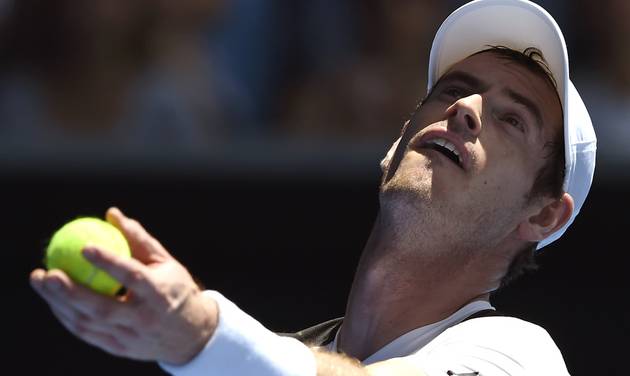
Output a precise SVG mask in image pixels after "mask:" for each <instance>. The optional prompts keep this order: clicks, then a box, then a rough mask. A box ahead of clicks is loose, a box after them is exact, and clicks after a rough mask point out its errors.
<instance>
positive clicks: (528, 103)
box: [503, 88, 543, 128]
mask: <svg viewBox="0 0 630 376" xmlns="http://www.w3.org/2000/svg"><path fill="white" fill-rule="evenodd" d="M503 92H504V93H505V94H507V95H508V96H509V97H510V99H512V100H513V101H514V102H516V103H518V104H520V105H522V106H524V107H525V108H526V109H527V111H529V112H530V113H531V114H532V115H534V118H536V126H538V128H541V127H542V124H543V121H542V113H541V112H540V108H539V107H538V106H537V105H536V103H534V102H533V101H532V100H531V99H529V98H527V97H525V96H523V95H521V94H519V93H517V92H515V91H514V90H511V89H508V88H506V89H503Z"/></svg>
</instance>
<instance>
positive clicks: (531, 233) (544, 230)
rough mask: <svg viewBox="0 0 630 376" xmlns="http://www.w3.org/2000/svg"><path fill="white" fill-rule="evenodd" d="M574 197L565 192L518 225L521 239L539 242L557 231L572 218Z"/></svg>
mask: <svg viewBox="0 0 630 376" xmlns="http://www.w3.org/2000/svg"><path fill="white" fill-rule="evenodd" d="M573 208H574V204H573V197H571V195H570V194H568V193H564V194H563V195H562V197H560V199H558V200H554V201H552V202H550V203H549V204H547V205H545V206H543V207H542V208H541V209H540V211H538V212H537V213H534V214H533V215H531V216H530V217H528V218H527V219H525V220H524V221H523V222H521V223H519V225H518V235H519V237H520V238H521V240H525V241H528V242H539V241H541V240H543V239H545V238H546V237H548V236H549V235H551V234H553V233H554V232H556V231H557V230H558V229H560V228H561V227H562V226H564V224H565V223H567V221H568V220H569V218H571V214H572V213H573Z"/></svg>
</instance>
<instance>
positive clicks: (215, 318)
mask: <svg viewBox="0 0 630 376" xmlns="http://www.w3.org/2000/svg"><path fill="white" fill-rule="evenodd" d="M180 310H183V311H188V312H184V313H183V316H185V317H187V318H188V325H186V328H184V329H183V330H181V332H180V333H179V335H180V336H182V337H183V336H186V338H187V340H186V341H178V343H179V345H180V346H179V347H178V348H174V349H173V351H172V353H171V354H172V355H171V357H169V359H164V361H165V362H167V363H169V364H173V365H183V364H186V363H189V362H190V361H191V360H192V359H194V358H195V357H196V356H197V355H198V354H199V353H200V352H201V351H202V350H203V349H204V347H205V346H206V344H207V343H208V342H209V341H210V340H211V339H212V336H213V334H214V333H215V331H216V328H217V325H218V322H219V307H218V305H217V302H216V301H215V300H214V299H213V298H212V296H211V295H210V294H208V293H205V292H202V291H196V292H195V293H193V295H192V296H191V297H189V298H188V299H187V301H186V303H185V304H184V305H183V306H182V307H180ZM177 314H178V315H179V314H181V313H177Z"/></svg>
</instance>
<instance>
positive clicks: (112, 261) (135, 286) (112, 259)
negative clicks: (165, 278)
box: [83, 247, 155, 299]
mask: <svg viewBox="0 0 630 376" xmlns="http://www.w3.org/2000/svg"><path fill="white" fill-rule="evenodd" d="M83 256H84V257H85V258H86V259H87V260H88V261H90V262H92V263H93V264H94V265H95V266H96V267H98V268H101V269H103V270H104V271H106V272H107V273H109V274H110V275H111V276H112V277H114V278H115V279H116V280H117V281H118V282H120V283H122V284H123V285H124V286H125V287H126V288H127V289H128V290H131V291H133V293H134V296H136V297H138V298H139V299H150V298H153V296H154V295H155V289H154V286H153V284H152V283H151V281H150V279H149V271H148V269H147V267H146V266H145V265H144V264H143V263H141V262H140V261H138V260H136V259H134V258H126V257H121V256H118V255H116V254H114V253H112V252H109V251H106V250H103V249H100V248H97V247H86V248H84V249H83Z"/></svg>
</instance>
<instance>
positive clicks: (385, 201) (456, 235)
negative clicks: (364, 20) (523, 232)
mask: <svg viewBox="0 0 630 376" xmlns="http://www.w3.org/2000/svg"><path fill="white" fill-rule="evenodd" d="M561 128H562V112H561V105H560V101H559V99H558V96H557V94H556V91H555V89H554V88H553V87H552V86H551V85H550V84H549V83H548V82H547V81H545V79H544V78H543V77H540V76H538V75H536V74H534V73H532V72H530V71H529V70H528V69H527V68H525V67H523V66H521V65H519V64H518V63H516V62H513V61H510V60H507V59H506V58H504V57H501V56H498V55H496V54H495V53H492V52H484V53H481V54H477V55H474V56H471V57H469V58H467V59H464V60H462V61H461V62H459V63H458V64H456V65H454V66H453V67H452V68H451V69H450V70H449V71H448V72H447V73H446V74H444V76H442V78H441V79H440V81H439V82H438V83H437V85H436V86H435V87H434V88H433V90H432V92H431V94H430V96H429V97H428V98H427V99H426V100H425V101H424V102H423V104H422V106H421V107H420V108H419V110H418V111H417V113H416V114H415V115H414V117H413V118H412V120H411V121H410V122H409V123H408V124H406V127H405V131H404V132H403V135H402V138H401V141H400V143H399V145H398V147H397V148H396V150H395V152H394V153H393V155H392V154H390V157H391V158H390V161H389V166H388V171H385V179H384V182H383V185H382V186H381V208H382V210H384V211H385V212H386V214H387V215H389V216H390V218H391V219H393V220H394V221H395V223H396V226H397V227H398V232H399V233H401V234H407V235H406V237H407V238H408V239H409V240H412V241H423V242H424V241H436V242H439V244H441V245H444V246H447V247H449V248H453V247H454V248H462V247H464V248H472V249H478V248H483V247H495V246H497V245H499V244H500V243H501V242H502V241H504V240H505V239H506V238H507V237H508V236H509V235H510V234H513V233H514V231H515V229H516V227H517V225H518V223H520V222H521V221H523V220H525V219H526V218H527V216H528V215H531V212H528V210H527V209H528V205H530V202H529V201H528V200H527V194H528V193H529V191H530V189H531V187H532V185H533V182H534V179H535V177H536V175H537V172H538V171H539V169H540V168H541V167H542V166H543V165H544V163H546V160H545V157H546V154H548V152H549V151H548V149H545V145H546V144H547V143H548V142H551V141H552V140H554V134H557V133H558V132H561ZM390 152H391V151H390Z"/></svg>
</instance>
